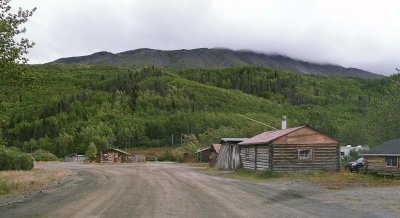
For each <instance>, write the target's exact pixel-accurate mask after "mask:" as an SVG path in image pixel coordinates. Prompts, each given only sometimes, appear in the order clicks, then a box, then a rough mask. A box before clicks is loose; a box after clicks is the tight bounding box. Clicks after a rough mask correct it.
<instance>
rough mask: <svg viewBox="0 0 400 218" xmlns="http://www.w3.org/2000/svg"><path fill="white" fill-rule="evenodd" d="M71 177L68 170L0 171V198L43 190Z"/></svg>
mask: <svg viewBox="0 0 400 218" xmlns="http://www.w3.org/2000/svg"><path fill="white" fill-rule="evenodd" d="M69 175H71V172H70V171H66V170H44V169H33V170H31V171H0V197H3V196H8V195H13V194H20V193H28V192H31V191H37V190H41V189H43V188H46V187H47V186H49V185H51V184H53V183H55V182H57V181H60V180H61V179H62V178H64V177H66V176H69Z"/></svg>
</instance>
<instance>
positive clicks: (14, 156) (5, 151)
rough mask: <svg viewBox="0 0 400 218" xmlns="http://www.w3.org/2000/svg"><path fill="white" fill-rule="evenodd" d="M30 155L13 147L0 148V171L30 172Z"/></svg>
mask: <svg viewBox="0 0 400 218" xmlns="http://www.w3.org/2000/svg"><path fill="white" fill-rule="evenodd" d="M32 168H33V158H32V155H30V154H28V153H24V152H21V151H20V150H19V149H18V148H15V147H5V146H0V170H31V169H32Z"/></svg>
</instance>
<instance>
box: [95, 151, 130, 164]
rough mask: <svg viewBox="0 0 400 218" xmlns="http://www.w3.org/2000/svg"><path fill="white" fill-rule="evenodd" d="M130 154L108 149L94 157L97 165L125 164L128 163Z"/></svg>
mask: <svg viewBox="0 0 400 218" xmlns="http://www.w3.org/2000/svg"><path fill="white" fill-rule="evenodd" d="M130 156H131V154H130V153H128V152H125V151H122V150H119V149H116V148H110V149H107V150H105V151H101V152H99V153H98V154H97V156H96V162H98V163H126V162H128V161H129V157H130Z"/></svg>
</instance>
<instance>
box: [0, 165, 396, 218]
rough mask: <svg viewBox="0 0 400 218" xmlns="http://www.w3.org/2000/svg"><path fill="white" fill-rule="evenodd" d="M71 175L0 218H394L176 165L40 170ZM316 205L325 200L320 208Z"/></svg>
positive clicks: (308, 188) (287, 186) (284, 186)
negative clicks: (64, 172) (65, 180)
mask: <svg viewBox="0 0 400 218" xmlns="http://www.w3.org/2000/svg"><path fill="white" fill-rule="evenodd" d="M37 167H39V168H47V169H56V170H57V169H69V170H72V171H74V172H76V175H75V176H72V177H70V178H68V181H67V182H65V183H64V184H63V185H61V186H59V187H56V188H53V189H49V190H45V191H43V192H42V193H38V194H35V195H34V196H32V197H30V198H28V199H27V200H25V201H23V202H16V203H11V204H8V205H5V206H4V205H3V206H1V207H0V217H57V218H62V217H68V218H69V217H396V216H398V214H396V213H394V212H393V211H390V210H387V211H385V210H381V209H376V208H363V207H354V206H351V205H349V204H347V203H346V202H345V201H343V202H342V200H340V201H335V199H332V198H334V197H332V196H333V195H329V196H327V197H324V195H326V194H327V193H328V192H324V191H321V189H320V188H316V187H313V186H312V185H309V184H304V185H303V184H300V185H299V184H291V183H290V182H288V183H282V182H279V183H276V182H271V183H252V182H246V181H242V180H236V179H230V178H225V177H221V176H215V175H211V174H210V173H207V171H204V170H201V169H199V168H195V167H191V166H187V165H183V164H175V163H145V164H115V165H84V164H68V163H60V164H40V165H38V166H37ZM323 199H328V200H327V201H324V200H323Z"/></svg>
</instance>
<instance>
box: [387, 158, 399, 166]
mask: <svg viewBox="0 0 400 218" xmlns="http://www.w3.org/2000/svg"><path fill="white" fill-rule="evenodd" d="M388 160H395V161H396V165H393V161H388ZM389 162H390V163H391V165H389ZM385 164H386V167H399V159H398V157H385Z"/></svg>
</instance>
